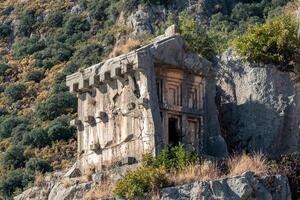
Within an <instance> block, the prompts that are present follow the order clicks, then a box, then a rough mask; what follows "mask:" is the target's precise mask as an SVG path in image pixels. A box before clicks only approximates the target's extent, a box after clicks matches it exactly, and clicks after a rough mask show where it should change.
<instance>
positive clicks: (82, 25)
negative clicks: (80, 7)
mask: <svg viewBox="0 0 300 200" xmlns="http://www.w3.org/2000/svg"><path fill="white" fill-rule="evenodd" d="M64 30H65V33H66V34H70V35H71V34H74V33H78V32H83V31H88V30H90V24H89V22H88V21H87V20H86V19H82V18H81V17H79V16H71V17H69V19H68V21H67V22H66V23H65V25H64Z"/></svg>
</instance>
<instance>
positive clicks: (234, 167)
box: [227, 153, 268, 176]
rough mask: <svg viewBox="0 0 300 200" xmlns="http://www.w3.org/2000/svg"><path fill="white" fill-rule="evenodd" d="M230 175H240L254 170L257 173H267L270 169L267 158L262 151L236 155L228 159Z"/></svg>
mask: <svg viewBox="0 0 300 200" xmlns="http://www.w3.org/2000/svg"><path fill="white" fill-rule="evenodd" d="M227 165H228V169H229V173H228V175H229V176H238V175H241V174H242V173H244V172H246V171H252V172H254V173H255V174H256V175H259V176H261V175H266V174H267V171H268V165H267V160H266V158H265V157H264V155H263V154H262V153H256V154H254V155H246V154H242V155H236V156H234V157H231V158H230V159H229V160H228V163H227Z"/></svg>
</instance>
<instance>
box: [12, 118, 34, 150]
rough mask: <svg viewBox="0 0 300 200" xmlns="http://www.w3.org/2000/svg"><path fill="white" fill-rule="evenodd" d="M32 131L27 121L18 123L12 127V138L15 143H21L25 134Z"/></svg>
mask: <svg viewBox="0 0 300 200" xmlns="http://www.w3.org/2000/svg"><path fill="white" fill-rule="evenodd" d="M29 131H30V126H29V124H27V123H21V124H19V125H17V126H16V127H15V128H13V129H12V131H11V136H12V138H11V140H12V143H13V144H15V145H16V144H19V143H20V142H21V141H22V139H23V136H24V135H26V134H27V133H28V132H29Z"/></svg>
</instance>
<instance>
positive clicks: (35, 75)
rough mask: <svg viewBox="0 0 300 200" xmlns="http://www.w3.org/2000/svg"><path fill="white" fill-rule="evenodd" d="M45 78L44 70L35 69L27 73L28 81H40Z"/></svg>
mask: <svg viewBox="0 0 300 200" xmlns="http://www.w3.org/2000/svg"><path fill="white" fill-rule="evenodd" d="M43 78H44V72H43V71H42V70H33V71H32V72H30V73H28V74H27V77H26V79H27V81H34V82H36V83H39V82H40V81H41V80H42V79H43Z"/></svg>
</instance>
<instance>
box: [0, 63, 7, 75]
mask: <svg viewBox="0 0 300 200" xmlns="http://www.w3.org/2000/svg"><path fill="white" fill-rule="evenodd" d="M8 68H9V65H8V64H5V63H0V76H4V75H5V72H6V70H7V69H8Z"/></svg>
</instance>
